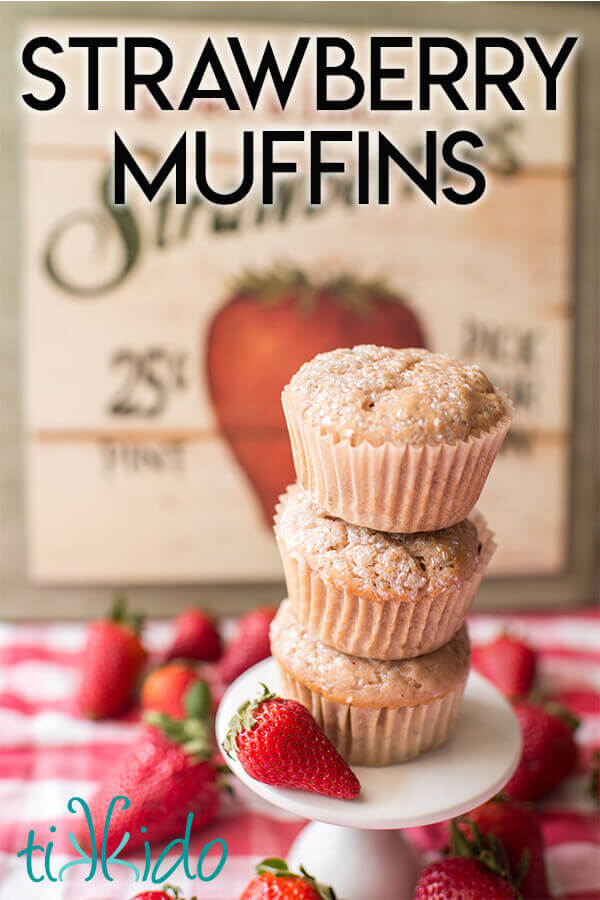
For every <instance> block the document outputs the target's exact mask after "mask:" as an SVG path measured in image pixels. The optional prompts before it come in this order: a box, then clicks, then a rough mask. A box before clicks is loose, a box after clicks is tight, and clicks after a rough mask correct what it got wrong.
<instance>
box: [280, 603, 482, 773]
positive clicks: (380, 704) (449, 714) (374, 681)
mask: <svg viewBox="0 0 600 900" xmlns="http://www.w3.org/2000/svg"><path fill="white" fill-rule="evenodd" d="M271 651H272V653H273V656H274V658H275V660H276V661H277V663H278V667H279V671H280V676H281V693H282V695H283V696H285V697H291V698H293V699H294V700H298V701H299V702H300V703H302V705H303V706H306V707H307V709H309V710H310V712H311V713H312V715H313V716H314V717H315V719H316V720H317V722H318V723H319V725H320V726H321V727H322V728H323V730H324V731H325V733H326V734H327V736H328V737H329V739H330V740H331V741H332V743H333V744H335V746H336V747H337V749H338V751H339V752H340V753H341V754H342V756H343V757H344V759H345V760H346V761H347V762H349V763H351V764H353V765H362V766H387V765H392V764H394V763H399V762H404V761H406V760H408V759H413V758H414V757H415V756H419V755H420V754H421V753H424V752H425V751H426V750H430V749H431V748H433V747H438V746H439V745H440V744H443V743H444V741H446V740H447V739H448V737H449V736H450V733H451V731H452V728H453V726H454V723H455V722H456V718H457V716H458V711H459V708H460V702H461V699H462V695H463V691H464V688H465V684H466V681H467V676H468V674H469V663H470V645H469V637H468V634H467V630H466V627H465V626H463V627H462V628H461V629H460V631H459V632H458V633H457V634H456V635H455V636H454V637H453V638H452V640H451V641H450V642H449V643H448V644H446V645H445V646H444V647H440V648H439V649H438V650H434V651H433V652H432V653H427V654H425V655H424V656H419V657H415V658H413V659H403V660H376V659H361V658H359V657H357V656H349V655H347V654H345V653H341V652H339V651H338V650H334V649H333V648H332V647H328V646H327V645H325V644H322V643H321V642H320V641H317V640H315V638H313V637H312V636H311V635H310V634H309V633H308V632H307V631H306V629H305V628H304V627H303V626H302V625H300V623H299V622H298V620H297V619H296V617H295V615H294V612H293V609H292V607H291V604H290V602H289V600H285V601H284V602H283V603H282V604H281V606H280V608H279V611H278V613H277V615H276V616H275V619H274V620H273V623H272V625H271Z"/></svg>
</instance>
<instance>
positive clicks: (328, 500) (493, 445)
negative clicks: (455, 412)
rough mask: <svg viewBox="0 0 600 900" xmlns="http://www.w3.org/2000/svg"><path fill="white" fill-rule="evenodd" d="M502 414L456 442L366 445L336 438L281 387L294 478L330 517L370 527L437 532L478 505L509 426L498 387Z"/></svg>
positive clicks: (509, 414) (506, 401)
mask: <svg viewBox="0 0 600 900" xmlns="http://www.w3.org/2000/svg"><path fill="white" fill-rule="evenodd" d="M497 394H498V396H499V397H500V398H501V399H502V402H503V405H504V410H505V413H504V415H503V417H502V418H501V419H500V420H499V422H497V424H496V425H495V426H494V428H492V429H490V430H489V431H487V432H486V433H485V434H482V435H480V436H478V437H470V438H468V439H467V440H465V441H458V442H457V443H455V444H446V443H443V444H422V445H418V444H409V443H407V444H395V443H394V444H393V443H391V442H390V441H386V442H385V443H383V444H381V445H380V446H377V447H376V446H373V445H372V444H370V443H369V442H368V441H366V440H363V441H360V443H358V444H357V445H356V446H353V445H352V444H351V443H350V441H349V440H348V439H347V438H345V439H343V440H335V439H334V438H333V437H332V436H331V435H330V434H326V433H323V432H322V429H321V428H320V427H319V426H316V425H313V424H312V423H311V422H310V421H309V420H308V418H307V417H306V416H303V415H302V414H301V412H300V409H299V403H298V398H297V396H296V395H295V394H294V391H293V390H292V389H291V388H290V387H289V386H288V387H286V388H284V390H283V393H282V397H281V399H282V404H283V410H284V413H285V418H286V421H287V426H288V431H289V434H290V441H291V445H292V453H293V457H294V466H295V468H296V474H297V477H298V481H299V482H300V484H301V485H302V487H304V489H305V490H307V491H308V492H309V494H310V495H311V497H312V498H313V500H314V501H315V502H316V503H317V505H318V506H320V507H321V508H322V509H324V510H326V511H327V512H328V513H330V514H331V515H333V516H337V517H338V518H340V519H344V520H345V521H346V522H351V523H352V524H354V525H364V526H366V527H368V528H373V529H375V530H377V531H389V532H404V533H410V532H415V531H438V530H439V529H440V528H447V527H448V526H450V525H456V523H457V522H462V520H463V519H466V518H467V517H468V515H469V513H470V512H471V510H472V509H473V507H474V506H475V504H476V503H477V500H478V499H479V495H480V494H481V490H482V488H483V485H484V484H485V480H486V478H487V476H488V474H489V471H490V468H491V466H492V463H493V461H494V459H495V457H496V454H497V453H498V450H499V449H500V446H501V444H502V441H503V440H504V438H505V436H506V433H507V431H508V429H509V427H510V423H511V421H512V417H513V414H514V408H513V405H512V403H511V401H510V400H509V398H508V397H507V396H506V395H505V394H503V393H502V392H501V391H497Z"/></svg>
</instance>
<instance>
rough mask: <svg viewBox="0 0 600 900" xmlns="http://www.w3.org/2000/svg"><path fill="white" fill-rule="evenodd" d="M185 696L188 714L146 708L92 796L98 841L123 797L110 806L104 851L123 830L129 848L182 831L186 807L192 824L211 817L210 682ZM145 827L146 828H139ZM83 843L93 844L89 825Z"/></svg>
mask: <svg viewBox="0 0 600 900" xmlns="http://www.w3.org/2000/svg"><path fill="white" fill-rule="evenodd" d="M186 700H187V710H186V712H187V716H186V718H184V719H174V718H172V717H171V716H168V715H165V714H164V713H159V712H147V713H146V716H145V720H146V724H145V725H144V727H143V728H142V729H141V730H140V732H139V733H138V734H137V735H136V737H135V738H134V739H133V741H132V743H131V745H130V746H129V747H128V748H126V749H125V751H124V752H123V755H122V756H121V757H120V758H119V759H118V760H117V762H116V764H115V765H114V767H113V768H112V769H111V770H110V771H109V772H108V773H107V774H106V777H105V778H104V779H103V781H102V782H101V784H100V787H99V788H98V791H97V792H96V794H95V796H94V797H93V798H92V800H91V802H90V812H91V819H92V826H93V828H92V830H93V832H94V835H95V840H96V846H97V847H100V846H101V842H102V835H103V830H104V825H105V820H106V817H107V812H108V809H109V807H110V806H111V801H113V798H115V797H127V798H128V801H129V805H128V807H127V808H123V806H124V804H123V803H122V802H121V801H119V802H118V803H117V805H116V806H115V807H114V811H113V814H112V818H111V822H110V827H109V830H108V841H107V852H108V853H109V854H110V853H112V852H113V851H114V850H115V849H116V848H117V847H118V846H119V844H120V842H121V840H122V838H123V836H124V834H125V832H129V834H130V837H129V840H128V842H127V848H128V849H133V848H135V847H140V846H142V845H143V843H144V841H146V840H147V841H149V842H150V843H152V842H153V841H161V840H164V839H167V838H170V837H172V836H179V837H180V836H181V835H183V834H184V832H185V829H186V824H187V818H188V814H189V813H193V814H194V818H193V822H192V830H196V829H198V828H200V827H202V826H204V825H206V824H207V823H208V822H210V821H212V819H213V818H214V817H215V815H216V812H217V808H218V805H219V784H218V777H219V769H218V767H217V766H216V765H215V762H214V761H213V756H214V746H213V740H212V727H211V715H210V714H211V699H210V693H209V690H208V687H207V686H206V685H203V687H202V688H197V689H196V690H194V691H193V692H192V693H191V695H188V697H187V698H186ZM142 829H144V830H142ZM81 843H82V846H83V848H84V849H85V850H87V849H89V848H90V846H91V835H90V833H89V829H88V828H87V827H83V828H82V833H81Z"/></svg>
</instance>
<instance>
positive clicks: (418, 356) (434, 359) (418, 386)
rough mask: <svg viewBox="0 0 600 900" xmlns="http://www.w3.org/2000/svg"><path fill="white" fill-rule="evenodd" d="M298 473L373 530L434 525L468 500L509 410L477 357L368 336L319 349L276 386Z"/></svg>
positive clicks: (462, 510)
mask: <svg viewBox="0 0 600 900" xmlns="http://www.w3.org/2000/svg"><path fill="white" fill-rule="evenodd" d="M282 403H283V409H284V412H285V417H286V421H287V424H288V429H289V432H290V438H291V443H292V452H293V456H294V465H295V468H296V473H297V476H298V480H299V482H300V483H301V485H302V486H303V487H304V488H305V489H306V490H307V491H308V492H309V493H310V494H311V496H312V497H313V499H314V501H315V502H316V503H317V504H318V505H319V506H320V507H321V508H323V509H325V510H327V512H329V513H331V515H334V516H336V517H338V518H340V519H345V520H346V521H347V522H352V523H353V524H355V525H364V526H366V527H368V528H373V529H376V530H377V531H390V532H404V533H407V532H415V531H436V530H439V529H441V528H447V527H448V526H450V525H455V524H456V523H457V522H462V520H463V519H466V518H467V516H468V515H469V513H470V511H471V510H472V509H473V507H474V506H475V503H476V502H477V500H478V498H479V495H480V493H481V489H482V488H483V485H484V483H485V479H486V478H487V475H488V472H489V470H490V467H491V465H492V462H493V461H494V458H495V456H496V454H497V452H498V449H499V448H500V445H501V444H502V441H503V440H504V437H505V435H506V432H507V431H508V428H509V426H510V422H511V419H512V415H513V407H512V404H511V402H510V400H509V399H508V397H506V395H505V394H503V393H502V392H501V391H499V390H498V389H496V388H494V386H493V385H492V384H491V383H490V382H489V381H488V379H487V378H486V376H485V375H484V373H483V372H482V371H481V369H480V368H479V367H478V366H474V365H468V364H467V363H463V362H460V361H459V360H456V359H452V358H451V357H449V356H445V355H443V354H439V353H430V352H429V351H427V350H422V349H408V350H396V349H394V348H391V347H376V346H374V345H370V344H365V345H361V346H358V347H353V348H342V349H339V350H332V351H331V352H329V353H320V354H319V355H318V356H315V357H314V359H312V360H310V362H307V363H305V364H304V365H303V366H302V367H301V368H300V369H299V370H298V372H297V373H296V374H295V375H294V377H293V378H292V380H291V381H290V383H289V384H288V385H287V386H286V387H285V388H284V390H283V394H282Z"/></svg>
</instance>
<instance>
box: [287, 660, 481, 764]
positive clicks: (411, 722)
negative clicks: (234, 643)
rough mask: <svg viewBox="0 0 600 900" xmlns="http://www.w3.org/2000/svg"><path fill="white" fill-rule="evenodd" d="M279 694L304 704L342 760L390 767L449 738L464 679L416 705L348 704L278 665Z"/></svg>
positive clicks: (456, 715) (454, 721) (463, 686)
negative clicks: (312, 687) (370, 705)
mask: <svg viewBox="0 0 600 900" xmlns="http://www.w3.org/2000/svg"><path fill="white" fill-rule="evenodd" d="M278 668H279V672H280V678H281V692H282V695H283V696H285V697H290V698H292V699H294V700H297V701H298V702H299V703H301V704H302V705H303V706H305V707H306V708H307V709H308V710H309V711H310V712H311V714H312V715H313V716H314V718H315V719H316V721H317V722H318V723H319V725H320V726H321V728H322V729H323V731H324V732H325V734H326V735H327V737H328V738H329V740H330V741H331V742H332V744H334V745H335V747H336V748H337V750H338V751H339V752H340V753H341V755H342V756H343V757H344V759H345V760H346V762H348V763H350V764H351V765H356V766H389V765H393V764H394V763H401V762H406V760H409V759H414V758H415V757H416V756H420V755H421V754H422V753H425V751H426V750H431V749H433V748H434V747H439V746H440V744H443V743H444V742H445V741H447V740H448V738H449V737H450V734H451V733H452V729H453V727H454V725H455V723H456V719H457V717H458V712H459V709H460V703H461V700H462V695H463V692H464V688H465V684H466V676H467V673H465V678H464V679H463V680H462V681H461V682H460V683H459V684H457V685H456V687H455V688H454V689H453V690H452V691H450V692H449V693H448V694H446V695H445V696H443V697H437V698H435V699H434V700H429V701H428V702H426V703H421V704H419V705H417V706H400V707H396V708H390V707H383V708H376V707H369V706H353V705H352V704H351V703H339V702H338V701H337V700H330V699H329V698H327V697H325V696H323V695H322V694H319V693H317V692H316V691H314V690H311V688H309V687H308V686H307V685H305V684H304V683H302V682H301V681H298V680H297V679H296V678H294V676H293V675H291V674H290V673H289V672H288V671H287V670H286V669H285V668H284V667H283V666H282V665H281V664H279V663H278Z"/></svg>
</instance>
